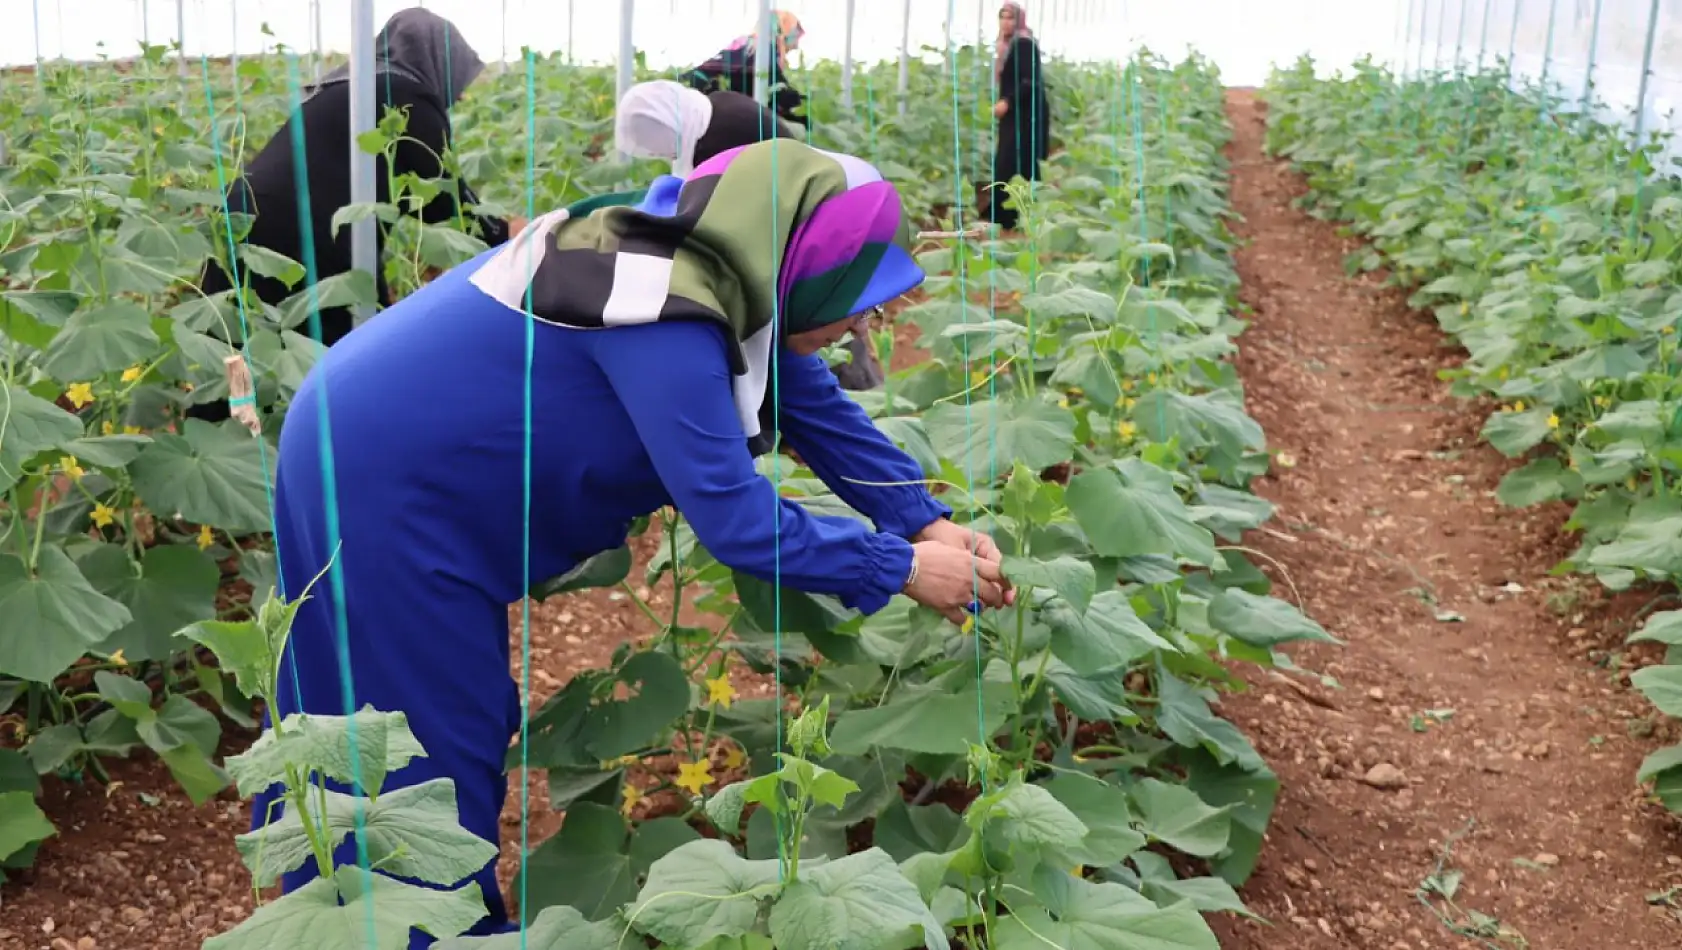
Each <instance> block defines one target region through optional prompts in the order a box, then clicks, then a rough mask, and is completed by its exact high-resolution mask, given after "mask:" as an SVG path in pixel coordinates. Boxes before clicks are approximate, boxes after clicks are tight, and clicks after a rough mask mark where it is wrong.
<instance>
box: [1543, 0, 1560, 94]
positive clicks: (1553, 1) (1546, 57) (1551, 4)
mask: <svg viewBox="0 0 1682 950" xmlns="http://www.w3.org/2000/svg"><path fill="white" fill-rule="evenodd" d="M1558 9H1559V0H1548V39H1547V42H1546V44H1545V45H1543V47H1542V108H1544V109H1548V108H1550V107H1551V106H1552V102H1551V101H1550V100H1551V99H1552V98H1553V96H1552V94H1551V93H1550V92H1549V91H1548V66H1550V65H1551V64H1552V62H1553V58H1554V21H1555V19H1556V17H1555V16H1554V13H1555V11H1557V10H1558Z"/></svg>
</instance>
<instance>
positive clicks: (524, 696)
mask: <svg viewBox="0 0 1682 950" xmlns="http://www.w3.org/2000/svg"><path fill="white" fill-rule="evenodd" d="M524 58H525V61H526V221H527V222H530V221H531V220H532V219H533V218H535V217H536V216H537V68H536V62H535V60H534V58H533V55H532V51H531V47H529V46H528V47H526V49H525V56H524ZM527 227H530V224H529V223H528V224H527ZM533 247H535V242H531V241H528V242H526V273H528V274H530V273H532V265H531V251H532V248H533ZM525 308H526V339H525V347H526V350H525V367H524V387H525V388H524V393H523V397H524V406H523V412H524V416H523V421H522V432H521V437H522V440H523V441H522V450H521V457H522V460H523V465H524V470H523V471H522V472H521V484H520V491H521V499H520V502H521V508H520V510H521V512H522V517H523V518H524V519H525V530H524V532H522V534H521V539H520V540H521V546H520V571H521V575H520V576H521V583H520V590H522V591H527V592H528V593H527V594H526V596H524V597H521V598H520V950H526V941H527V939H528V938H527V936H526V906H527V904H528V900H527V898H528V896H529V894H530V891H531V875H530V874H528V873H526V855H527V854H528V853H529V851H530V845H531V780H530V778H529V776H528V773H529V771H530V769H531V742H530V739H531V594H530V593H529V591H530V590H531V468H532V466H531V446H532V379H531V371H532V364H533V362H534V361H535V355H536V348H537V315H536V314H535V313H533V312H532V282H531V281H527V282H526V299H525Z"/></svg>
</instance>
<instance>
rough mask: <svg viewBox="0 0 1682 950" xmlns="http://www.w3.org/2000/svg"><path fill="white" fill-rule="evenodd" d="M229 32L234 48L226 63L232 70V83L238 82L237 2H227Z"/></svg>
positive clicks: (230, 0) (236, 0) (234, 0)
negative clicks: (232, 36) (232, 37)
mask: <svg viewBox="0 0 1682 950" xmlns="http://www.w3.org/2000/svg"><path fill="white" fill-rule="evenodd" d="M228 24H229V32H231V33H233V35H234V48H233V51H232V52H230V53H229V54H228V63H229V64H230V65H232V66H233V68H234V82H235V83H236V84H237V83H238V82H239V0H228Z"/></svg>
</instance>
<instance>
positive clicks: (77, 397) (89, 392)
mask: <svg viewBox="0 0 1682 950" xmlns="http://www.w3.org/2000/svg"><path fill="white" fill-rule="evenodd" d="M64 398H66V399H68V400H70V404H71V405H72V406H75V407H76V408H77V409H80V408H82V407H83V406H85V405H87V404H88V403H90V402H93V387H92V386H89V385H88V384H87V383H71V384H70V388H69V389H66V390H65V391H64Z"/></svg>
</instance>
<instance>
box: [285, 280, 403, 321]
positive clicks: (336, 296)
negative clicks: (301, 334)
mask: <svg viewBox="0 0 1682 950" xmlns="http://www.w3.org/2000/svg"><path fill="white" fill-rule="evenodd" d="M379 302H380V299H379V293H378V292H377V291H376V289H375V287H374V275H372V274H370V273H368V272H367V271H365V270H350V271H345V272H344V273H342V274H334V275H333V276H331V277H328V278H327V279H325V280H322V281H319V282H317V283H316V284H315V286H313V287H306V288H304V289H303V290H300V291H298V292H297V293H295V294H293V295H292V296H290V297H287V298H286V299H285V300H283V301H281V304H280V325H281V327H283V328H285V329H287V330H296V329H297V328H298V327H301V326H303V325H304V324H306V323H308V322H309V318H310V308H311V307H312V306H313V307H315V308H317V309H318V310H332V309H335V308H338V307H352V308H354V307H364V306H367V307H372V306H377V305H378V304H379Z"/></svg>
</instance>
